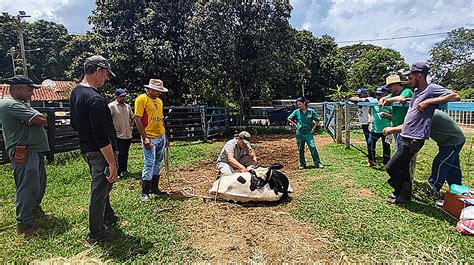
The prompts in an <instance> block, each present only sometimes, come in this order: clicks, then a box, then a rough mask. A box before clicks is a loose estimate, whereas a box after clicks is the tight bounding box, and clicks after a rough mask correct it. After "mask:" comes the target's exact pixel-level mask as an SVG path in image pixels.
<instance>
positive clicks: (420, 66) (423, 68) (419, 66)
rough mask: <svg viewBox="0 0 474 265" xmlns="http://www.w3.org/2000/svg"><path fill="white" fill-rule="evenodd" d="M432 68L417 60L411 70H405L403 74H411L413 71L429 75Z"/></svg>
mask: <svg viewBox="0 0 474 265" xmlns="http://www.w3.org/2000/svg"><path fill="white" fill-rule="evenodd" d="M429 71H430V68H429V67H428V65H426V63H424V62H416V63H414V64H412V65H411V67H410V70H408V71H406V72H403V75H409V74H411V73H422V74H424V75H428V72H429Z"/></svg>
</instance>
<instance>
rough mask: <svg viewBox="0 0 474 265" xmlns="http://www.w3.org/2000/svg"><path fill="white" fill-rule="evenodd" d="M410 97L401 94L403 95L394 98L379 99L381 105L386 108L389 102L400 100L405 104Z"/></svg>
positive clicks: (399, 101)
mask: <svg viewBox="0 0 474 265" xmlns="http://www.w3.org/2000/svg"><path fill="white" fill-rule="evenodd" d="M409 99H410V98H406V97H404V96H401V95H400V96H396V97H393V98H386V97H383V98H381V99H380V100H379V105H380V106H382V107H384V108H385V107H386V106H388V104H389V103H393V102H398V103H400V104H403V103H405V102H407V100H409Z"/></svg>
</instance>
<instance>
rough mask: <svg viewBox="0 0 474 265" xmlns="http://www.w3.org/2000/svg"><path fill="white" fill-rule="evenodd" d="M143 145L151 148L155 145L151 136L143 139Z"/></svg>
mask: <svg viewBox="0 0 474 265" xmlns="http://www.w3.org/2000/svg"><path fill="white" fill-rule="evenodd" d="M143 145H144V146H145V149H151V147H152V146H153V144H152V143H151V140H150V138H148V137H146V138H145V139H143Z"/></svg>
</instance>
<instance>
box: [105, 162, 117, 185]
mask: <svg viewBox="0 0 474 265" xmlns="http://www.w3.org/2000/svg"><path fill="white" fill-rule="evenodd" d="M105 178H106V179H107V181H108V182H110V183H114V182H116V181H117V179H118V175H117V168H116V167H115V166H111V165H109V175H108V176H107V177H105Z"/></svg>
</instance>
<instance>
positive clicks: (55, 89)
mask: <svg viewBox="0 0 474 265" xmlns="http://www.w3.org/2000/svg"><path fill="white" fill-rule="evenodd" d="M76 85H77V84H76V82H73V81H54V85H53V86H41V87H40V88H38V89H34V90H33V97H31V101H62V100H68V99H69V94H70V92H71V90H72V89H73V88H74V87H75V86H76ZM9 90H10V85H8V84H0V99H3V97H4V96H6V95H8V94H9Z"/></svg>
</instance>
